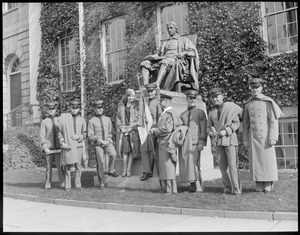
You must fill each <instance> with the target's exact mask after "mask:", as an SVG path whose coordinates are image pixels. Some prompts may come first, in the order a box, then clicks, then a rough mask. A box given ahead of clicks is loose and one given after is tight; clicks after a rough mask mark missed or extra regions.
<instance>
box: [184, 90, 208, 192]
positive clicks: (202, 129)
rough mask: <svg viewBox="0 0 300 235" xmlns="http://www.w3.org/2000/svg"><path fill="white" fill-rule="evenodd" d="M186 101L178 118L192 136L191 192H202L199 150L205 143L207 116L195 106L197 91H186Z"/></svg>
mask: <svg viewBox="0 0 300 235" xmlns="http://www.w3.org/2000/svg"><path fill="white" fill-rule="evenodd" d="M185 94H186V101H187V103H188V108H187V110H185V111H184V112H183V113H181V114H180V118H181V120H182V122H183V124H184V125H186V126H188V127H189V129H190V132H191V138H192V149H191V151H192V153H193V157H194V165H195V174H196V178H197V181H195V182H192V183H191V188H190V191H191V192H203V191H204V186H203V177H202V174H201V169H200V167H201V151H202V150H203V148H204V146H206V143H207V133H206V128H207V117H206V114H205V112H204V111H203V110H202V109H200V108H197V107H196V99H197V95H198V91H195V90H188V91H186V93H185Z"/></svg>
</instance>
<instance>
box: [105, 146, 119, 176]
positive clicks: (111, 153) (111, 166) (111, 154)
mask: <svg viewBox="0 0 300 235" xmlns="http://www.w3.org/2000/svg"><path fill="white" fill-rule="evenodd" d="M104 151H105V152H106V154H107V155H108V158H109V161H108V172H109V173H113V172H115V161H116V156H117V153H116V150H115V148H114V146H113V145H112V144H111V143H110V144H109V145H108V146H107V147H106V148H105V150H104Z"/></svg>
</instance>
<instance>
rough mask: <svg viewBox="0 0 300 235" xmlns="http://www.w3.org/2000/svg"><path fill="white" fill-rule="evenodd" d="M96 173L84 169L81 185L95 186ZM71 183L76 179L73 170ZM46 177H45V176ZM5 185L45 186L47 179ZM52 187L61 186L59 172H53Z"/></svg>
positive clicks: (85, 186) (21, 186)
mask: <svg viewBox="0 0 300 235" xmlns="http://www.w3.org/2000/svg"><path fill="white" fill-rule="evenodd" d="M94 175H95V173H94V172H92V171H83V172H82V173H81V185H82V186H83V187H84V188H93V187H94ZM71 177H72V178H71V184H72V186H73V185H74V181H75V172H71ZM43 178H44V177H43ZM18 180H19V181H21V180H22V179H18ZM4 185H6V186H8V187H16V188H17V187H19V188H42V189H44V188H45V181H44V179H43V181H39V182H15V183H12V182H10V183H7V182H6V183H5V182H4ZM52 188H59V185H58V176H57V172H56V171H55V172H53V173H52Z"/></svg>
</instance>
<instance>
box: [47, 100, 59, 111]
mask: <svg viewBox="0 0 300 235" xmlns="http://www.w3.org/2000/svg"><path fill="white" fill-rule="evenodd" d="M45 106H46V107H47V108H49V109H51V108H52V109H55V108H56V107H57V102H55V101H50V102H48V103H46V104H45Z"/></svg>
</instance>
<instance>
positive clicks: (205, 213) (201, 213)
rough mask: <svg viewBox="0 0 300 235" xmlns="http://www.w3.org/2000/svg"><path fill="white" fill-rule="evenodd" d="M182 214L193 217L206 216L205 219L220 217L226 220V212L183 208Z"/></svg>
mask: <svg viewBox="0 0 300 235" xmlns="http://www.w3.org/2000/svg"><path fill="white" fill-rule="evenodd" d="M181 214H183V215H192V216H202V217H203V216H204V217H219V218H224V217H225V212H224V211H220V210H202V209H190V208H182V209H181Z"/></svg>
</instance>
